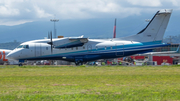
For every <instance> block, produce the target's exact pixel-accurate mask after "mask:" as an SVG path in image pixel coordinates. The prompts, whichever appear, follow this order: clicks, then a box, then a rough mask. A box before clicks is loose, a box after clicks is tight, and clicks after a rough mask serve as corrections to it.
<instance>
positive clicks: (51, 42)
mask: <svg viewBox="0 0 180 101" xmlns="http://www.w3.org/2000/svg"><path fill="white" fill-rule="evenodd" d="M48 36H50V42H48V44H50V45H51V54H52V52H53V41H52V31H51V32H50V35H49V33H48Z"/></svg>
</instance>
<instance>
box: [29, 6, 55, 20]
mask: <svg viewBox="0 0 180 101" xmlns="http://www.w3.org/2000/svg"><path fill="white" fill-rule="evenodd" d="M34 9H35V12H36V15H37V17H38V18H47V17H53V15H52V14H49V13H46V12H45V11H44V10H43V9H42V8H40V7H38V6H37V5H35V6H34ZM27 12H29V11H27Z"/></svg>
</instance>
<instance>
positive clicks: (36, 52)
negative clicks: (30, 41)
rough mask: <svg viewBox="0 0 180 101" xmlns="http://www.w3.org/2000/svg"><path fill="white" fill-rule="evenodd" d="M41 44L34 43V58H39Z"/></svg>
mask: <svg viewBox="0 0 180 101" xmlns="http://www.w3.org/2000/svg"><path fill="white" fill-rule="evenodd" d="M41 55H42V54H41V44H40V43H36V44H35V56H36V57H38V56H41Z"/></svg>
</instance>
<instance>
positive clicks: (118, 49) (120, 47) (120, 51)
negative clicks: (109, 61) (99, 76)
mask: <svg viewBox="0 0 180 101" xmlns="http://www.w3.org/2000/svg"><path fill="white" fill-rule="evenodd" d="M116 56H124V44H123V43H122V44H121V43H118V44H116Z"/></svg>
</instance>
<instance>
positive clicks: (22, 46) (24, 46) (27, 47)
mask: <svg viewBox="0 0 180 101" xmlns="http://www.w3.org/2000/svg"><path fill="white" fill-rule="evenodd" d="M17 48H26V49H29V45H20V46H18V47H17Z"/></svg>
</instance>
